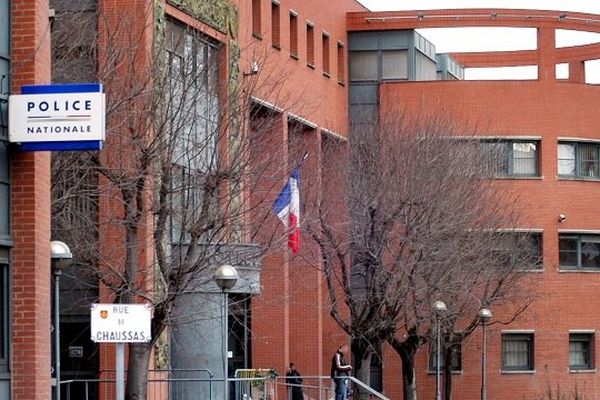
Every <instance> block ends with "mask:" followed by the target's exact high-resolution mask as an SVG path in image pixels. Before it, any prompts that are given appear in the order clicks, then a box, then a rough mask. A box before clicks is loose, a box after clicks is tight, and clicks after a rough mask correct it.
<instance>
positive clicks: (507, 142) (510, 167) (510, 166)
mask: <svg viewBox="0 0 600 400" xmlns="http://www.w3.org/2000/svg"><path fill="white" fill-rule="evenodd" d="M480 142H481V145H482V146H485V145H490V144H494V145H501V146H505V147H506V149H505V151H506V160H501V161H502V162H505V163H506V165H507V168H506V173H504V172H498V171H496V170H495V167H494V168H493V169H494V170H492V171H491V173H492V175H493V177H494V178H516V179H519V178H539V177H541V168H540V154H541V145H542V141H541V140H539V139H511V138H498V139H483V140H481V141H480ZM517 143H531V144H534V145H535V146H536V147H535V155H534V169H535V171H534V172H533V173H532V174H529V173H516V172H515V160H519V159H528V158H518V157H515V150H514V144H517ZM483 150H484V151H485V147H483ZM486 168H490V167H489V165H486Z"/></svg>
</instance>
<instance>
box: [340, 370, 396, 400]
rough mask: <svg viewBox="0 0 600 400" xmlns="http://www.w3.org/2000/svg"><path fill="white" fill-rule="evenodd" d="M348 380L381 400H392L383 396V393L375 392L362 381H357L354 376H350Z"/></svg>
mask: <svg viewBox="0 0 600 400" xmlns="http://www.w3.org/2000/svg"><path fill="white" fill-rule="evenodd" d="M347 378H348V379H350V380H351V381H352V382H354V384H355V385H357V386H360V387H361V388H362V389H363V390H365V391H366V392H367V393H369V394H372V395H373V396H376V397H377V398H379V399H381V400H390V399H389V398H388V397H385V396H384V395H382V394H381V393H379V392H378V391H376V390H374V389H373V388H371V387H370V386H368V385H366V384H365V383H363V382H362V381H360V380H358V379H356V378H355V377H353V376H348V377H347Z"/></svg>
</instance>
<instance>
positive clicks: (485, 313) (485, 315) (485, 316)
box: [477, 308, 492, 400]
mask: <svg viewBox="0 0 600 400" xmlns="http://www.w3.org/2000/svg"><path fill="white" fill-rule="evenodd" d="M477 315H479V319H480V320H481V327H482V329H483V332H482V339H481V400H487V377H486V375H487V373H486V363H487V358H486V347H487V342H486V334H485V324H486V323H487V322H488V321H489V320H490V319H491V318H492V312H491V311H490V310H488V309H487V308H482V309H481V310H479V313H478V314H477Z"/></svg>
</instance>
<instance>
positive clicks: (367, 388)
mask: <svg viewBox="0 0 600 400" xmlns="http://www.w3.org/2000/svg"><path fill="white" fill-rule="evenodd" d="M285 378H286V376H278V377H277V379H281V380H284V379H285ZM294 378H301V379H304V380H307V379H318V380H319V381H322V380H331V379H332V378H331V377H330V376H327V375H301V376H295V377H294ZM343 378H344V379H349V380H350V381H352V382H353V383H354V384H355V385H356V386H358V387H360V388H361V389H362V390H364V391H365V392H367V393H368V394H369V395H372V396H375V397H376V398H377V399H380V400H390V399H389V398H388V397H386V396H384V395H383V394H381V393H379V392H378V391H376V390H374V389H373V388H371V387H370V386H369V385H367V384H365V383H364V382H362V381H361V380H359V379H357V378H356V377H354V376H345V377H343ZM283 385H284V386H288V387H293V386H301V387H305V388H313V387H312V385H306V384H300V385H297V384H292V383H287V382H285V381H284V382H283ZM314 388H317V389H318V388H321V386H315V387H314Z"/></svg>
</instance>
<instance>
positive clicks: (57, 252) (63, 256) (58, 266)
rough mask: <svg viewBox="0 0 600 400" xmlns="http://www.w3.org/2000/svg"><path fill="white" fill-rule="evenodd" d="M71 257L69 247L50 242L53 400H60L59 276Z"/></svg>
mask: <svg viewBox="0 0 600 400" xmlns="http://www.w3.org/2000/svg"><path fill="white" fill-rule="evenodd" d="M72 258H73V255H72V254H71V250H70V249H69V246H67V245H66V244H65V243H63V242H60V241H58V240H53V241H51V242H50V261H51V267H52V276H53V277H54V377H55V389H56V390H55V397H54V398H55V399H56V400H60V276H61V275H62V269H63V268H65V267H66V266H67V265H68V264H69V262H70V261H71V259H72Z"/></svg>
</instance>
